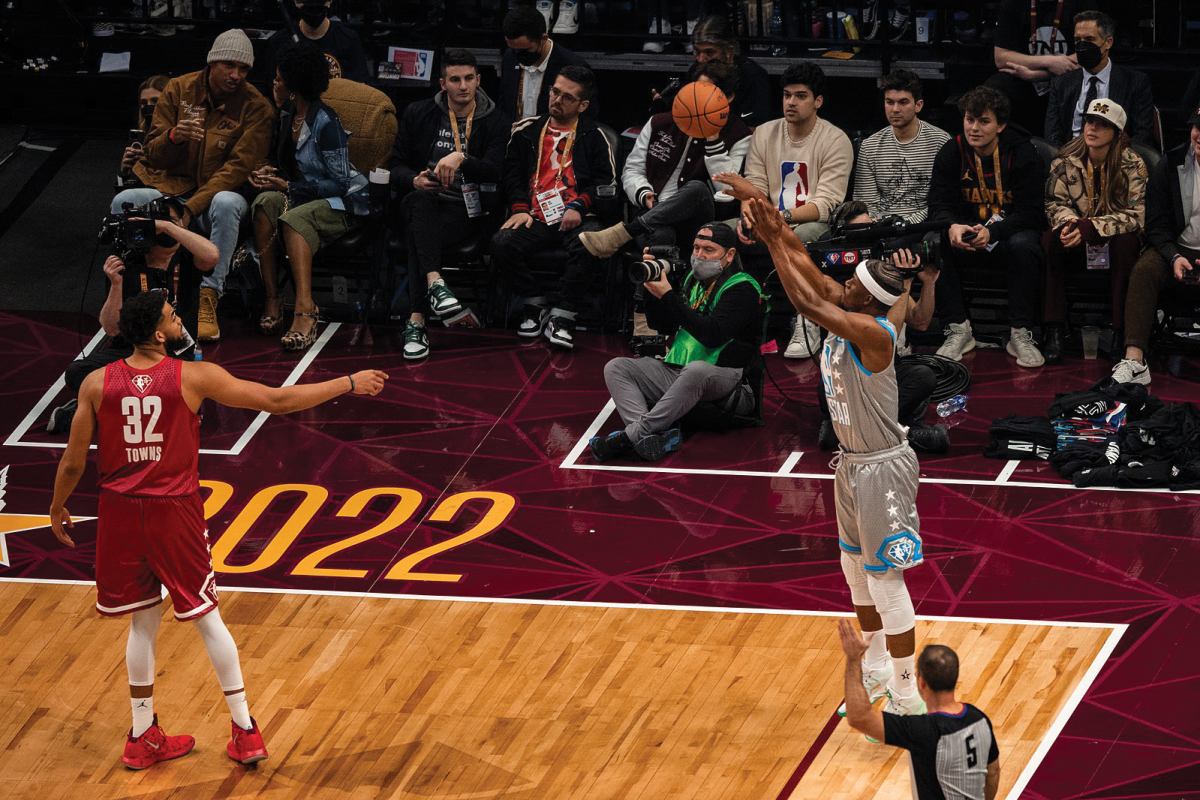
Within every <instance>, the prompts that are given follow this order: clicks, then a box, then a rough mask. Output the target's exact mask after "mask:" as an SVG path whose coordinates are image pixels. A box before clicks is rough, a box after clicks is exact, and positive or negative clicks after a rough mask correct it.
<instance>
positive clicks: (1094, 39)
mask: <svg viewBox="0 0 1200 800" xmlns="http://www.w3.org/2000/svg"><path fill="white" fill-rule="evenodd" d="M1116 32H1117V24H1116V22H1114V21H1113V18H1112V17H1110V16H1109V15H1108V14H1105V13H1102V12H1100V11H1084V12H1082V13H1079V14H1076V15H1075V57H1076V58H1077V59H1079V66H1080V69H1077V70H1073V71H1071V72H1067V73H1065V74H1063V75H1059V76H1058V77H1056V78H1055V79H1054V80H1053V82H1051V84H1050V104H1049V106H1047V108H1046V141H1047V142H1049V143H1050V144H1052V145H1054V146H1055V147H1061V146H1062V145H1064V144H1066V143H1067V142H1069V141H1071V140H1072V139H1074V138H1075V137H1076V136H1078V135H1079V134H1080V133H1082V132H1083V112H1084V110H1085V109H1086V108H1088V106H1090V105H1091V103H1092V101H1093V100H1113V101H1115V102H1116V103H1117V105H1119V106H1121V108H1123V109H1125V113H1126V115H1127V117H1128V120H1129V122H1128V124H1127V125H1126V129H1125V133H1126V134H1128V135H1129V138H1130V139H1132V140H1134V141H1135V142H1146V143H1148V142H1149V141H1150V138H1151V135H1152V130H1153V127H1154V99H1153V97H1152V96H1151V89H1150V79H1149V78H1148V77H1146V75H1144V74H1143V73H1141V72H1138V71H1137V70H1133V69H1129V68H1128V67H1122V66H1121V65H1119V64H1114V63H1113V62H1112V59H1111V58H1110V57H1109V56H1110V53H1111V51H1112V46H1113V37H1114V36H1115V35H1116Z"/></svg>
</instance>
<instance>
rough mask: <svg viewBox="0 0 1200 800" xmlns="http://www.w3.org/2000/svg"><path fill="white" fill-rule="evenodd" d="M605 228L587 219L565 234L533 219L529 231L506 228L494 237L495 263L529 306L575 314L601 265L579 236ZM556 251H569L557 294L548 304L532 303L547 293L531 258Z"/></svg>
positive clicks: (556, 227) (592, 218) (493, 251)
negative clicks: (535, 254) (541, 284)
mask: <svg viewBox="0 0 1200 800" xmlns="http://www.w3.org/2000/svg"><path fill="white" fill-rule="evenodd" d="M603 227H604V226H603V225H601V224H600V222H599V220H597V219H596V218H595V217H584V220H583V222H582V223H580V225H579V226H578V227H576V228H572V229H571V230H569V231H566V232H563V231H561V230H559V228H558V226H557V225H554V226H551V225H547V224H546V223H544V222H542V221H541V220H538V219H534V220H533V223H532V224H530V226H529V227H528V228H503V229H501V230H499V231H496V235H495V236H493V237H492V263H493V264H494V266H495V268H496V269H497V270H499V271H500V272H501V273H502V274H503V275H504V276H505V278H506V279H507V280H508V283H509V285H510V286H511V287H512V289H513V291H514V292H516V293H517V294H518V295H519V296H520V297H522V298H523V299H525V300H526V301H529V302H527V304H528V305H548V306H549V307H551V308H557V309H560V310H562V311H571V312H575V311H578V310H579V307H580V306H581V305H582V304H583V300H584V297H585V296H586V294H587V290H588V287H589V286H591V284H592V279H593V278H594V277H595V275H596V273H597V272H599V270H600V264H601V262H600V259H598V258H596V257H595V256H593V255H592V254H591V253H589V252H588V251H587V248H585V247H584V246H583V242H581V241H579V234H581V233H583V232H584V231H598V230H600V229H601V228H603ZM555 247H562V248H563V249H565V250H566V251H567V258H566V261H565V262H564V263H563V265H562V277H561V278H559V281H558V291H557V293H556V294H554V295H551V297H550V301H549V303H545V302H533V301H538V300H541V298H542V297H544V296H545V289H544V288H543V287H540V286H539V285H538V282H537V279H536V278H535V277H534V275H533V270H531V269H530V268H529V260H528V255H529V254H530V253H535V252H537V251H539V250H549V249H551V248H555Z"/></svg>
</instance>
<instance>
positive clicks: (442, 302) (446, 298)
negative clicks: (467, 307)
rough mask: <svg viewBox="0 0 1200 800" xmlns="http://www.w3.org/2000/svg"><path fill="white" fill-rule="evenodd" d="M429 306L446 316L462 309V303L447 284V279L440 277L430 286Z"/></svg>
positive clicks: (434, 311) (438, 313) (439, 314)
mask: <svg viewBox="0 0 1200 800" xmlns="http://www.w3.org/2000/svg"><path fill="white" fill-rule="evenodd" d="M429 308H430V310H432V311H433V313H434V314H437V315H438V316H439V317H446V316H449V315H451V314H457V313H458V312H459V311H462V303H460V302H459V301H458V298H457V297H455V296H454V293H453V292H451V291H450V288H449V287H448V286H446V281H444V280H443V279H441V278H438V279H437V280H436V281H434V282H433V283H432V284H430V286H429Z"/></svg>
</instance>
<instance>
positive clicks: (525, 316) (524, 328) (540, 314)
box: [517, 306, 546, 339]
mask: <svg viewBox="0 0 1200 800" xmlns="http://www.w3.org/2000/svg"><path fill="white" fill-rule="evenodd" d="M545 329H546V310H545V309H543V308H538V307H536V306H525V310H524V311H522V312H521V322H520V323H519V324H518V325H517V336H520V337H521V338H522V339H536V338H537V337H539V336H541V335H542V331H543V330H545Z"/></svg>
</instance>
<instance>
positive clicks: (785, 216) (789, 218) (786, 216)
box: [783, 208, 796, 225]
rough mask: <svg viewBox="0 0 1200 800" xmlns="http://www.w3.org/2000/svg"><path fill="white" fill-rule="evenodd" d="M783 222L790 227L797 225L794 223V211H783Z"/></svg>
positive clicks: (787, 209) (788, 209)
mask: <svg viewBox="0 0 1200 800" xmlns="http://www.w3.org/2000/svg"><path fill="white" fill-rule="evenodd" d="M783 221H784V222H786V223H787V224H788V225H795V224H796V223H794V222H793V221H792V210H791V209H790V208H785V209H784V210H783Z"/></svg>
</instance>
